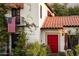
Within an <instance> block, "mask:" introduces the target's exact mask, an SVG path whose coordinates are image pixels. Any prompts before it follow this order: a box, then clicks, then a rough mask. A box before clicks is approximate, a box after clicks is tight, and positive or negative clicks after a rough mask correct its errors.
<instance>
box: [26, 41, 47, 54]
mask: <svg viewBox="0 0 79 59" xmlns="http://www.w3.org/2000/svg"><path fill="white" fill-rule="evenodd" d="M26 55H27V56H44V55H46V48H44V47H41V45H40V44H39V42H35V43H29V44H27V48H26Z"/></svg>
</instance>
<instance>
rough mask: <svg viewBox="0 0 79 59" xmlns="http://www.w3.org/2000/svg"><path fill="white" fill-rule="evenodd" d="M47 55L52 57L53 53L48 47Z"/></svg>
mask: <svg viewBox="0 0 79 59" xmlns="http://www.w3.org/2000/svg"><path fill="white" fill-rule="evenodd" d="M47 55H48V56H52V52H51V49H50V48H49V47H47Z"/></svg>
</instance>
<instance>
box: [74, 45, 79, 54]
mask: <svg viewBox="0 0 79 59" xmlns="http://www.w3.org/2000/svg"><path fill="white" fill-rule="evenodd" d="M75 51H76V55H79V44H78V45H76V46H75Z"/></svg>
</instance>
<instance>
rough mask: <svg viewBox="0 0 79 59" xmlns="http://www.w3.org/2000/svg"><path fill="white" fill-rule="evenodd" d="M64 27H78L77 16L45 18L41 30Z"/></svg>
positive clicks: (78, 19)
mask: <svg viewBox="0 0 79 59" xmlns="http://www.w3.org/2000/svg"><path fill="white" fill-rule="evenodd" d="M64 26H71V27H72V26H79V16H54V17H47V18H46V20H45V22H44V24H43V26H42V28H63V27H64Z"/></svg>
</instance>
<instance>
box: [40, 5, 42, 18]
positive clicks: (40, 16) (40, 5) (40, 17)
mask: <svg viewBox="0 0 79 59" xmlns="http://www.w3.org/2000/svg"><path fill="white" fill-rule="evenodd" d="M40 18H42V6H41V5H40Z"/></svg>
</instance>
